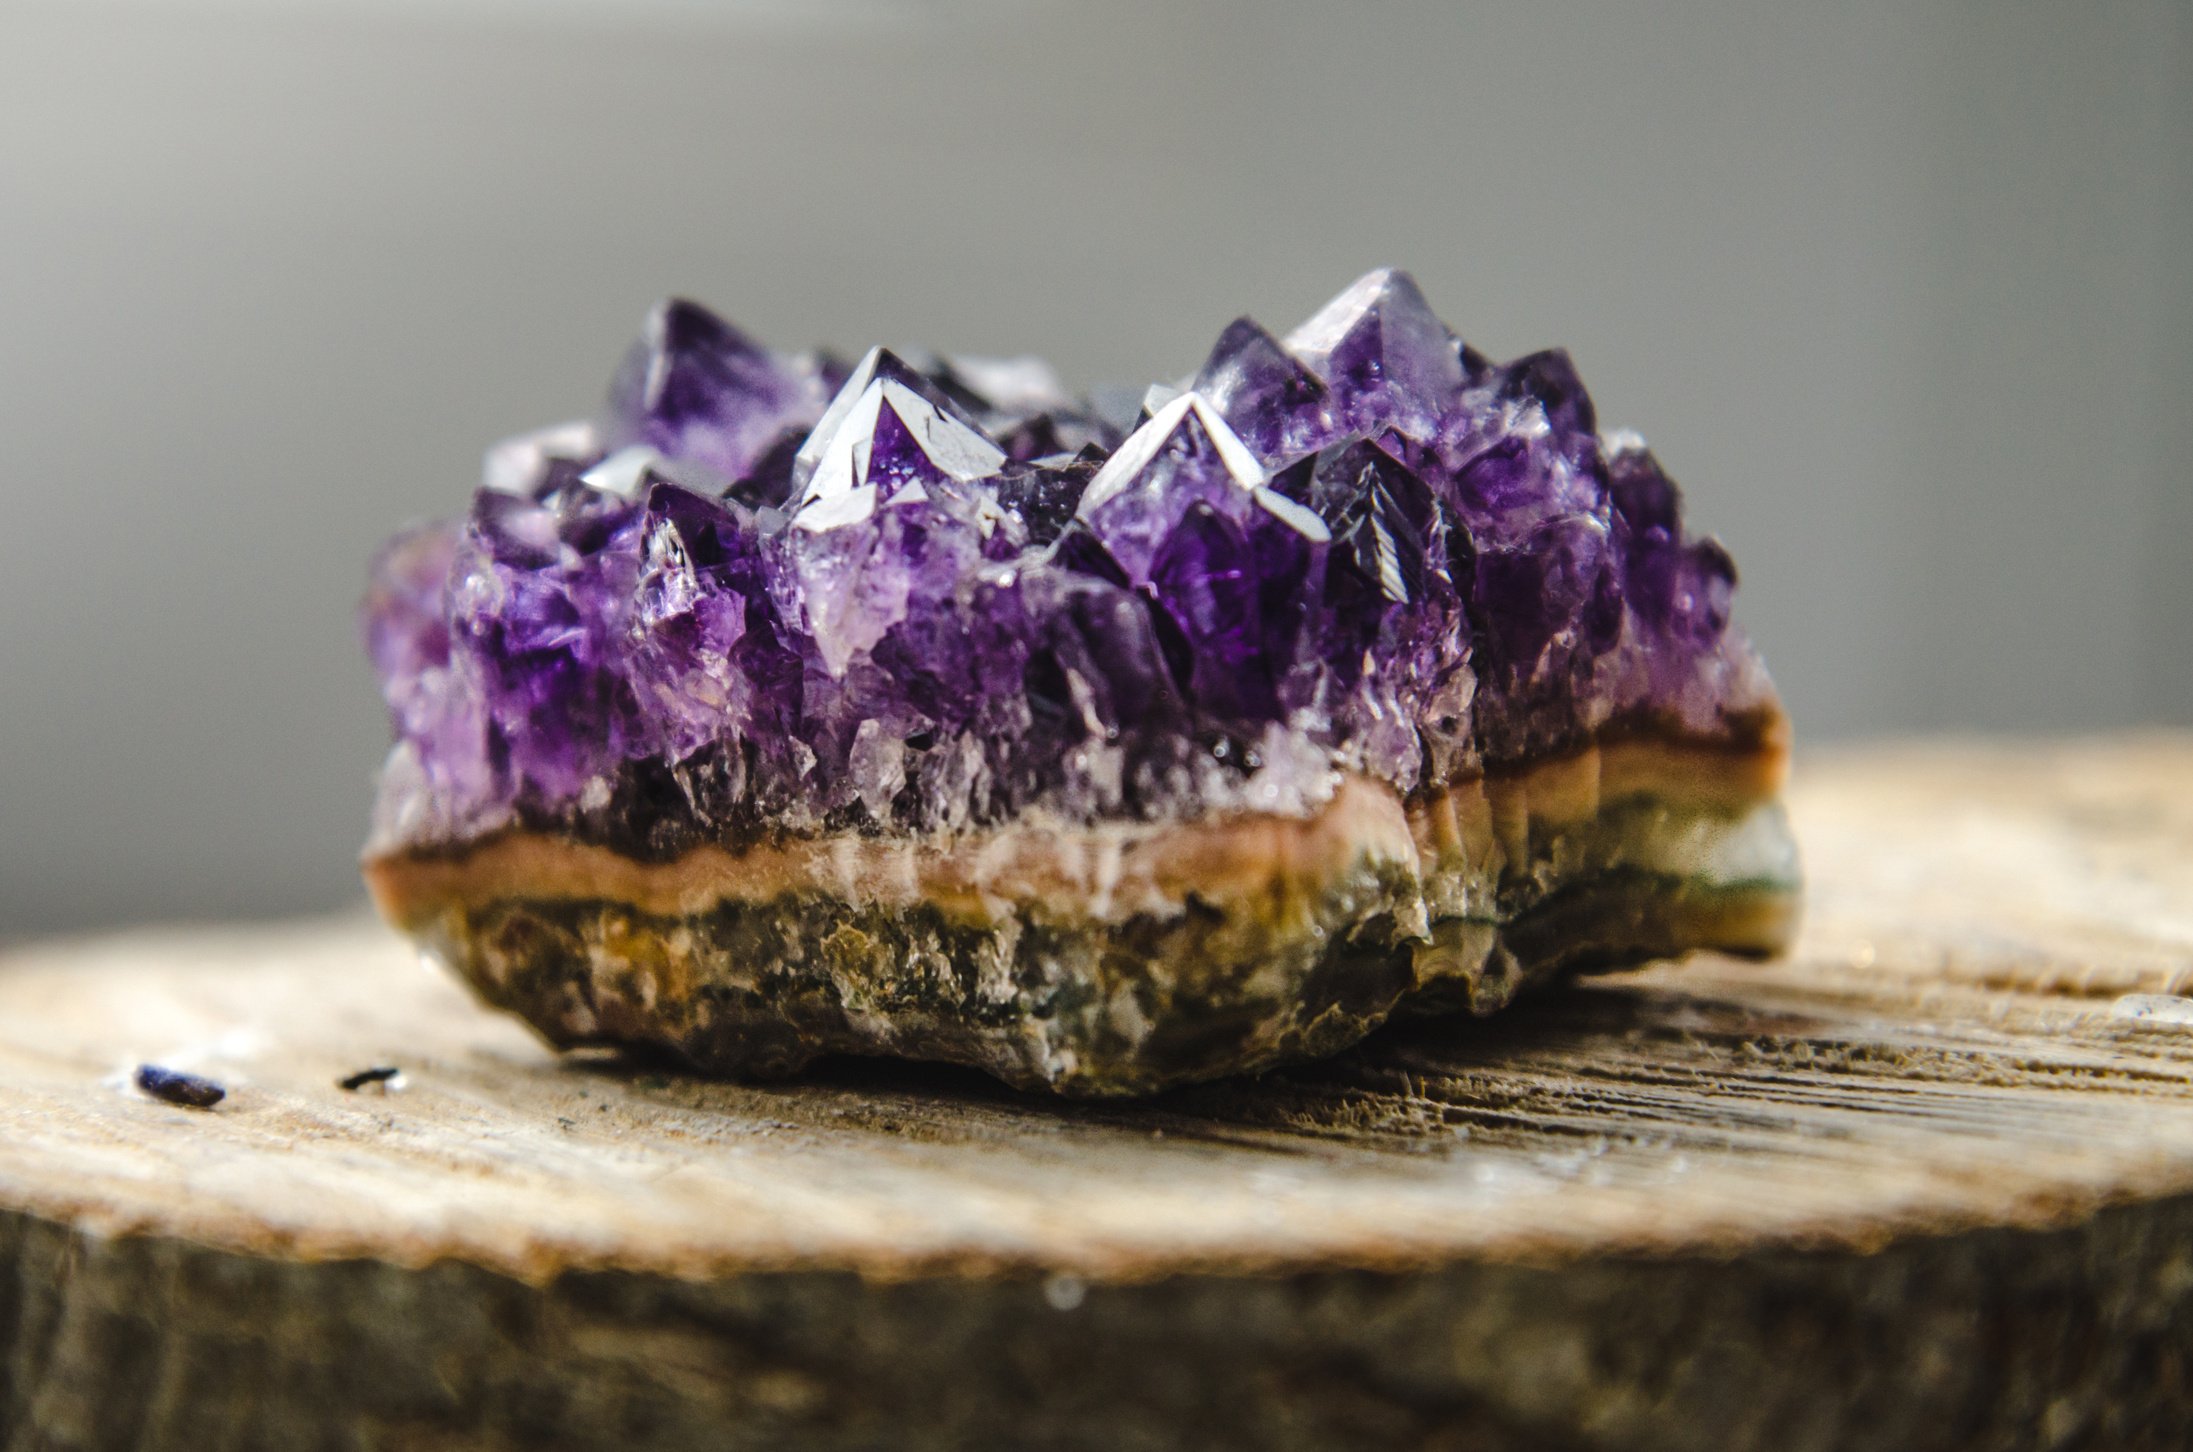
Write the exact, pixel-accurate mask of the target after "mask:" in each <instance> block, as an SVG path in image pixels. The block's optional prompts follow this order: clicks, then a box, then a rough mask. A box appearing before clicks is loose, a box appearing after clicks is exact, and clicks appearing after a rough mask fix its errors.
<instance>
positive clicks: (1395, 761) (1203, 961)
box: [364, 271, 1796, 1094]
mask: <svg viewBox="0 0 2193 1452" xmlns="http://www.w3.org/2000/svg"><path fill="white" fill-rule="evenodd" d="M1133 410H1134V405H1133V404H1132V403H1129V404H1128V405H1127V407H1126V408H1125V409H1122V408H1120V407H1119V406H1117V404H1116V403H1112V404H1106V405H1099V404H1097V403H1092V402H1083V401H1077V400H1075V399H1073V398H1071V397H1069V396H1068V395H1067V394H1066V393H1065V391H1064V390H1063V389H1062V388H1061V387H1060V385H1059V384H1058V382H1057V380H1056V378H1055V377H1054V376H1053V375H1052V374H1051V372H1050V371H1049V370H1048V369H1047V368H1045V367H1044V366H1043V365H1041V364H1038V363H1035V362H1033V361H1012V362H997V361H987V360H974V359H958V358H954V359H935V358H929V357H925V356H918V355H905V356H901V355H899V354H894V353H892V352H890V351H888V350H886V349H881V348H878V349H874V350H872V351H871V352H869V353H868V355H867V356H866V357H864V358H862V359H861V360H860V361H859V362H858V363H857V364H855V365H853V366H851V367H847V366H846V365H845V364H844V363H842V362H839V361H836V360H833V359H831V358H830V357H828V356H827V355H822V354H807V355H800V356H796V357H791V356H783V355H779V354H775V353H772V352H769V351H768V350H766V349H764V348H762V347H760V346H759V345H757V344H755V343H754V342H752V341H750V340H749V339H747V338H746V337H744V336H743V335H741V334H740V333H739V332H738V331H736V330H735V329H733V328H732V327H730V326H729V325H728V324H726V323H724V322H722V321H721V320H719V319H718V318H716V317H715V316H713V315H712V314H710V313H709V312H707V311H706V310H704V309H702V308H700V307H698V306H696V305H694V304H692V303H687V302H671V303H666V304H664V305H663V306H662V307H660V308H658V309H657V310H656V312H655V313H654V314H653V315H652V316H651V317H650V319H649V320H648V324H647V329H646V332H645V335H644V336H643V337H642V339H641V340H640V342H639V343H638V344H637V345H636V346H635V347H634V348H633V350H632V352H631V354H630V356H628V357H627V358H626V359H625V362H624V364H623V366H622V367H621V368H620V369H619V370H618V372H617V374H616V379H615V382H614V383H613V384H612V386H611V389H610V394H609V399H608V403H607V406H606V408H605V410H604V411H603V412H602V413H601V415H600V416H599V417H597V418H594V419H591V420H587V421H584V422H580V423H574V424H566V425H562V426H559V427H556V428H551V429H547V430H543V431H541V432H539V433H534V434H530V435H526V436H524V437H521V438H518V439H514V440H511V441H509V442H507V443H504V444H501V445H498V446H496V447H495V448H494V449H493V450H491V451H490V452H489V455H488V459H487V470H486V487H485V488H483V489H482V490H480V491H479V492H478V493H477V494H476V495H475V496H474V498H473V501H472V506H471V509H470V511H469V513H468V514H467V515H466V516H465V517H464V518H462V519H458V520H455V521H451V522H448V523H443V524H435V525H428V526H425V527H423V528H418V529H414V530H411V531H409V532H407V533H404V534H402V535H399V536H398V537H397V538H396V539H395V540H394V541H393V542H392V543H390V544H389V545H388V546H387V548H386V549H385V550H384V551H383V552H382V554H381V556H380V558H379V560H378V561H377V562H376V564H375V566H374V569H373V574H372V584H371V589H370V591H369V594H368V597H367V601H366V607H365V612H364V614H365V627H366V638H367V646H368V650H369V652H370V654H371V656H372V659H373V663H374V666H375V668H376V669H377V671H378V673H379V676H380V679H381V684H382V690H383V693H384V696H385V697H386V700H387V703H388V708H389V713H390V718H391V720H392V722H393V724H394V729H395V737H396V743H395V747H394V749H393V751H392V752H391V754H390V756H389V759H388V762H387V764H386V767H385V769H384V770H383V772H382V775H381V782H380V796H379V803H378V807H377V810H376V816H375V826H374V832H373V836H372V840H371V842H370V844H369V846H368V849H367V856H366V872H367V876H368V879H369V881H370V883H371V885H372V887H373V889H374V892H375V894H376V896H377V897H378V899H379V901H380V904H381V906H382V908H383V910H384V911H385V912H386V913H387V914H388V916H389V917H390V918H391V919H392V920H394V921H395V922H396V923H398V924H399V925H401V926H402V927H404V928H405V929H406V930H408V931H409V932H411V933H413V934H414V935H416V936H417V937H418V938H419V939H421V940H422V941H423V942H424V943H425V944H427V945H428V946H429V947H430V948H431V949H433V950H434V951H436V952H438V953H439V954H440V955H442V956H443V957H445V958H446V959H447V960H448V961H449V962H450V963H452V964H453V965H455V966H456V967H457V968H458V969H459V970H460V971H461V972H462V973H463V974H464V975H465V976H466V977H467V978H468V979H469V980H470V981H471V982H472V983H473V984H474V986H475V987H476V988H477V989H478V990H479V991H480V992H481V994H483V995H484V996H485V997H486V998H487V999H488V1000H489V1001H491V1002H493V1003H497V1004H501V1005H504V1006H507V1007H509V1008H512V1009H515V1010H516V1011H518V1012H519V1013H521V1014H523V1015H524V1016H525V1017H526V1018H527V1019H528V1020H530V1021H531V1022H532V1023H533V1024H534V1025H535V1026H536V1027H537V1028H538V1029H539V1030H540V1031H541V1032H542V1033H543V1034H545V1035H546V1036H547V1037H548V1038H549V1039H550V1040H552V1041H554V1042H556V1043H559V1044H578V1043H586V1042H611V1043H623V1044H644V1045H651V1046H654V1047H656V1048H659V1049H667V1050H669V1051H671V1052H672V1053H674V1054H677V1055H680V1056H682V1057H684V1058H685V1059H686V1060H688V1061H690V1062H691V1063H693V1064H695V1065H697V1066H699V1067H702V1068H705V1069H710V1070H716V1071H721V1072H729V1073H740V1074H777V1073H784V1072H788V1071H791V1070H794V1069H797V1068H798V1067H800V1066H801V1065H803V1064H805V1063H806V1062H808V1061H809V1060H810V1059H812V1058H813V1057H814V1056H816V1055H817V1054H821V1053H827V1052H841V1051H842V1052H853V1053H868V1054H892V1055H900V1056H905V1057H911V1058H926V1059H942V1060H950V1061H954V1062H959V1063H965V1064H973V1065H977V1066H980V1067H982V1068H984V1069H987V1070H989V1071H990V1072H992V1073H994V1074H997V1075H998V1076H1000V1077H1002V1078H1004V1079H1006V1080H1008V1081H1010V1082H1012V1083H1014V1084H1016V1085H1021V1086H1025V1087H1043V1088H1050V1089H1055V1090H1058V1091H1061V1092H1066V1093H1075V1094H1122V1093H1137V1092H1144V1091H1149V1090H1153V1089H1157V1088H1160V1087H1163V1086H1165V1085H1168V1084H1172V1083H1177V1082H1182V1081H1187V1080H1193V1079H1198V1078H1205V1077H1210V1076H1214V1075H1219V1074H1225V1073H1231V1072H1236V1071H1242V1070H1253V1069H1257V1068H1261V1067H1265V1066H1269V1065H1272V1064H1276V1063H1280V1062H1284V1061H1286V1060H1290V1059H1297V1058H1301V1057H1304V1056H1311V1055H1320V1054H1326V1053H1330V1052H1332V1051H1334V1050H1337V1049H1339V1048H1342V1047H1344V1046H1346V1045H1347V1044H1349V1043H1352V1042H1353V1041H1355V1040H1356V1039H1358V1038H1360V1037H1361V1036H1363V1035H1364V1034H1366V1033H1368V1032H1369V1031H1371V1030H1372V1029H1373V1028H1375V1027H1376V1026H1377V1025H1378V1024H1379V1023H1381V1022H1382V1021H1384V1020H1385V1019H1386V1018H1388V1017H1389V1016H1391V1015H1393V1014H1395V1013H1397V1012H1409V1013H1415V1012H1434V1011H1441V1010H1448V1009H1453V1008H1458V1007H1466V1008H1468V1009H1470V1010H1473V1011H1475V1012H1479V1013H1483V1012H1488V1011H1490V1010H1492V1009H1494V1008H1497V1007H1499V1006H1500V1005H1501V1004H1502V1003H1504V1002H1506V1001H1507V999H1508V998H1509V997H1510V996H1511V995H1512V994H1513V993H1514V992H1515V990H1516V989H1517V988H1518V987H1519V986H1520V985H1522V984H1523V983H1524V982H1526V981H1527V980H1532V979H1536V978H1551V977H1555V976H1558V975H1560V974H1562V973H1565V972H1569V971H1575V970H1583V969H1596V968H1610V967H1617V966H1622V965H1625V964H1631V963H1636V962H1639V961H1642V960H1645V959H1648V958H1652V957H1655V956H1660V955H1666V954H1677V953H1681V952H1685V951H1688V950H1691V949H1695V948H1702V947H1713V948H1720V949H1725V950H1729V951H1734V952H1740V953H1754V954H1756V953H1767V952H1771V951H1774V950H1775V949H1776V948H1778V947H1779V946H1780V945H1781V944H1782V943H1783V941H1784V939H1785V937H1786V935H1787V933H1788V931H1789V926H1790V923H1791V919H1792V915H1793V911H1794V903H1795V896H1796V869H1795V862H1794V856H1793V853H1792V849H1791V846H1790V843H1789V839H1788V835H1787V832H1786V829H1785V827H1784V825H1783V820H1782V816H1781V813H1780V808H1779V806H1778V805H1777V803H1776V794H1777V791H1778V788H1779V783H1780V777H1781V772H1782V767H1783V762H1784V758H1785V752H1786V737H1787V730H1786V726H1785V723H1784V719H1783V717H1782V714H1781V711H1780V708H1779V706H1778V704H1777V702H1776V698H1775V696H1774V693H1773V688H1772V687H1771V685H1770V684H1769V683H1768V680H1767V677H1766V675H1765V673H1764V671H1763V670H1762V668H1761V666H1760V664H1759V661H1758V659H1757V657H1756V655H1755V654H1754V653H1753V651H1752V650H1751V648H1750V646H1749V645H1748V643H1747V642H1746V641H1745V640H1744V638H1743V636H1742V635H1741V634H1740V633H1739V632H1738V631H1737V630H1736V629H1735V628H1734V627H1733V626H1732V625H1731V624H1730V622H1729V599H1730V593H1731V591H1732V589H1733V587H1734V584H1735V579H1736V572H1735V568H1734V566H1733V565H1732V564H1731V563H1730V560H1729V557H1728V555H1727V553H1726V552H1725V551H1723V550H1722V548H1721V547H1720V546H1719V545H1718V544H1716V543H1715V542H1714V541H1712V540H1710V539H1695V538H1692V537H1690V536H1688V535H1686V534H1685V532H1684V530H1683V527H1682V523H1681V520H1680V517H1679V501H1678V497H1677V493H1676V489H1675V486H1674V484H1673V483H1672V482H1671V481H1670V480H1669V478H1668V476H1667V475H1666V474H1665V473H1664V472H1663V471H1662V469H1661V467H1660V465H1659V463H1658V461H1657V460H1656V459H1655V458H1654V457H1653V455H1652V454H1651V453H1650V452H1649V451H1647V449H1646V448H1645V446H1644V443H1643V441H1642V440H1640V439H1639V438H1638V437H1637V436H1636V435H1634V434H1627V433H1616V434H1610V435H1606V436H1602V435H1601V434H1600V433H1599V431H1598V426H1597V422H1596V420H1595V417H1594V414H1593V410H1592V404H1591V399H1590V397H1589V395H1587V394H1586V393H1585V391H1584V388H1583V385H1582V384H1581V383H1580V382H1579V381H1578V379H1577V376H1576V373H1575V370H1574V369H1573V368H1572V367H1571V365H1570V363H1569V359H1568V357H1567V355H1566V354H1563V353H1559V352H1549V353H1537V354H1533V355H1531V356H1528V357H1525V358H1522V359H1519V360H1517V361H1515V362H1513V363H1507V364H1496V363H1493V362H1491V361H1489V360H1488V359H1486V358H1485V357H1484V356H1482V355H1480V354H1479V353H1477V352H1476V351H1475V350H1474V349H1471V348H1469V347H1466V346H1464V345H1463V344H1462V343H1460V342H1459V341H1458V340H1457V339H1456V338H1455V337H1454V336H1453V335H1452V334H1451V333H1450V332H1449V331H1448V330H1447V328H1446V327H1445V325H1444V324H1442V323H1441V322H1440V321H1439V319H1438V318H1436V317H1435V316H1434V315H1433V314H1432V312H1431V310H1430V308H1429V307H1427V306H1426V304H1425V301H1424V299H1423V297H1422V295H1421V294H1420V293H1419V292H1418V290H1417V288H1416V285H1415V284H1414V283H1413V282H1412V281H1411V280H1410V279H1409V278H1408V277H1407V276H1406V275H1404V274H1402V273H1398V272H1391V271H1383V272H1376V273H1372V274H1371V275H1370V276H1368V277H1365V278H1364V279H1362V280H1361V281H1360V282H1358V283H1356V284H1355V285H1354V286H1353V287H1351V288H1349V289H1348V290H1347V291H1346V292H1344V293H1342V294H1341V295H1340V296H1339V297H1337V298H1335V299H1334V300H1333V301H1332V302H1331V303H1330V304H1328V305H1327V306H1326V307H1325V308H1324V309H1323V310H1322V311H1320V312H1319V313H1318V314H1317V315H1316V316H1315V317H1313V318H1311V319H1310V320H1309V321H1308V322H1307V323H1305V324H1303V325H1302V326H1301V327H1300V328H1298V329H1297V330H1295V331H1294V332H1293V333H1291V334H1289V335H1288V336H1287V337H1286V338H1285V339H1279V338H1275V337H1273V336H1272V335H1271V334H1270V333H1268V332H1266V331H1265V330H1264V329H1262V328H1261V327H1259V326H1257V324H1255V323H1254V322H1251V321H1249V320H1247V319H1243V320H1241V321H1240V322H1237V323H1235V324H1233V325H1232V326H1231V327H1229V328H1227V329H1226V331H1225V332H1224V333H1223V334H1222V335H1221V336H1220V337H1219V340H1218V343H1217V345H1216V347H1214V348H1213V349H1212V351H1211V354H1210V356H1209V357H1208V358H1207V359H1206V360H1205V361H1204V363H1203V365H1202V367H1201V369H1200V370H1199V371H1198V372H1197V373H1196V374H1195V375H1194V376H1193V377H1192V378H1190V379H1185V380H1183V381H1182V382H1181V384H1180V385H1178V386H1173V385H1157V386H1154V387H1152V388H1151V389H1149V390H1148V391H1147V392H1146V393H1145V394H1143V395H1142V399H1141V405H1140V410H1139V412H1138V413H1137V412H1134V411H1133ZM1123 414H1124V415H1128V416H1123Z"/></svg>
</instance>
